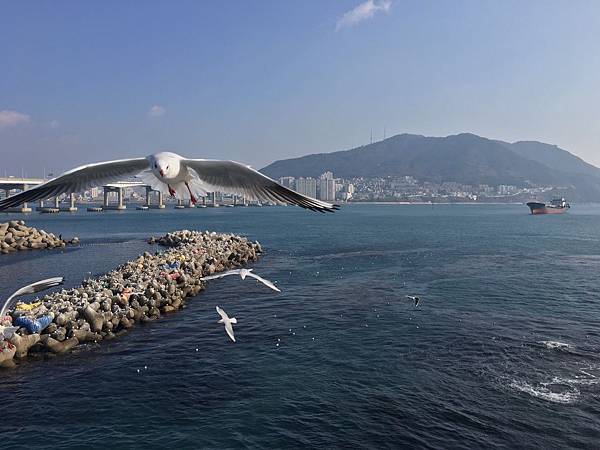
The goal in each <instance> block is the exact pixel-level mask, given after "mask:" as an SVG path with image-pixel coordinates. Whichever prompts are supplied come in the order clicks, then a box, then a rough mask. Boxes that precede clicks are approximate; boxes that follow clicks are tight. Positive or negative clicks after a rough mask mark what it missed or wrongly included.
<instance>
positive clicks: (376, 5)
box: [335, 0, 392, 31]
mask: <svg viewBox="0 0 600 450" xmlns="http://www.w3.org/2000/svg"><path fill="white" fill-rule="evenodd" d="M391 7H392V1H391V0H381V1H379V2H375V0H367V1H366V2H364V3H361V4H360V5H358V6H357V7H356V8H354V9H351V10H350V11H346V12H345V13H344V15H343V16H342V17H340V18H339V19H338V21H337V24H336V26H335V31H339V30H340V29H341V28H344V27H351V26H353V25H356V24H357V23H359V22H362V21H363V20H367V19H371V18H372V17H373V16H374V15H375V14H376V13H378V12H380V11H382V12H385V13H387V12H388V11H389V10H390V8H391Z"/></svg>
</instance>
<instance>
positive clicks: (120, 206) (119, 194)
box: [102, 186, 127, 211]
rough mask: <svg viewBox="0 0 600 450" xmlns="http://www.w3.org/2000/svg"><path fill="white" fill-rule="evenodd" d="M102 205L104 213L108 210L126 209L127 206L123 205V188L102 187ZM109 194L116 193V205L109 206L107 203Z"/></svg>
mask: <svg viewBox="0 0 600 450" xmlns="http://www.w3.org/2000/svg"><path fill="white" fill-rule="evenodd" d="M103 189H104V203H103V205H102V210H104V211H108V210H122V209H126V208H127V206H125V204H124V203H123V188H121V187H112V186H104V187H103ZM111 192H116V193H117V204H116V205H111V204H110V203H109V201H108V200H109V195H110V193H111Z"/></svg>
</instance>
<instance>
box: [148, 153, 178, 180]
mask: <svg viewBox="0 0 600 450" xmlns="http://www.w3.org/2000/svg"><path fill="white" fill-rule="evenodd" d="M180 160H181V156H179V155H178V154H176V153H171V152H160V153H155V154H154V155H150V156H148V161H149V162H150V168H151V169H152V173H153V174H154V175H155V176H156V178H158V179H159V180H172V179H174V178H176V177H177V176H178V175H179V171H180Z"/></svg>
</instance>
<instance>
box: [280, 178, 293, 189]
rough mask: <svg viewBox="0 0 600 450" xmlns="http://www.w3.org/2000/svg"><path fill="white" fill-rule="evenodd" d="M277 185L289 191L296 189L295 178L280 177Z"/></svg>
mask: <svg viewBox="0 0 600 450" xmlns="http://www.w3.org/2000/svg"><path fill="white" fill-rule="evenodd" d="M279 184H281V185H282V186H284V187H286V188H289V189H293V190H295V189H296V178H294V177H281V178H280V179H279Z"/></svg>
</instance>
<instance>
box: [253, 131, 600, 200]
mask: <svg viewBox="0 0 600 450" xmlns="http://www.w3.org/2000/svg"><path fill="white" fill-rule="evenodd" d="M326 170H331V171H332V172H333V173H334V174H335V176H336V177H343V178H352V177H385V176H402V175H412V176H414V177H416V178H417V179H419V180H422V181H434V182H441V181H456V182H459V183H465V184H471V185H478V184H489V185H499V184H513V185H517V186H526V185H529V184H538V185H553V186H572V187H573V188H575V190H576V191H577V197H578V198H579V200H582V199H586V200H592V199H600V169H598V168H596V167H594V166H592V165H591V164H588V163H586V162H585V161H583V160H581V159H580V158H578V157H576V156H574V155H572V154H570V153H569V152H567V151H565V150H562V149H560V148H558V147H556V146H552V145H548V144H543V143H540V142H516V143H514V144H510V143H507V142H502V141H496V140H491V139H486V138H483V137H480V136H477V135H474V134H469V133H464V134H458V135H453V136H447V137H426V136H420V135H413V134H400V135H397V136H393V137H390V138H388V139H385V140H383V141H380V142H375V143H373V144H369V145H365V146H362V147H358V148H354V149H351V150H345V151H337V152H333V153H321V154H313V155H307V156H303V157H300V158H293V159H286V160H280V161H275V162H274V163H272V164H270V165H268V166H267V167H265V168H263V169H262V170H261V171H262V172H263V173H265V174H266V175H269V176H271V177H274V178H278V177H281V176H288V175H289V176H295V177H299V176H305V177H306V176H311V177H318V176H319V175H320V174H322V173H323V172H324V171H326Z"/></svg>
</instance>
